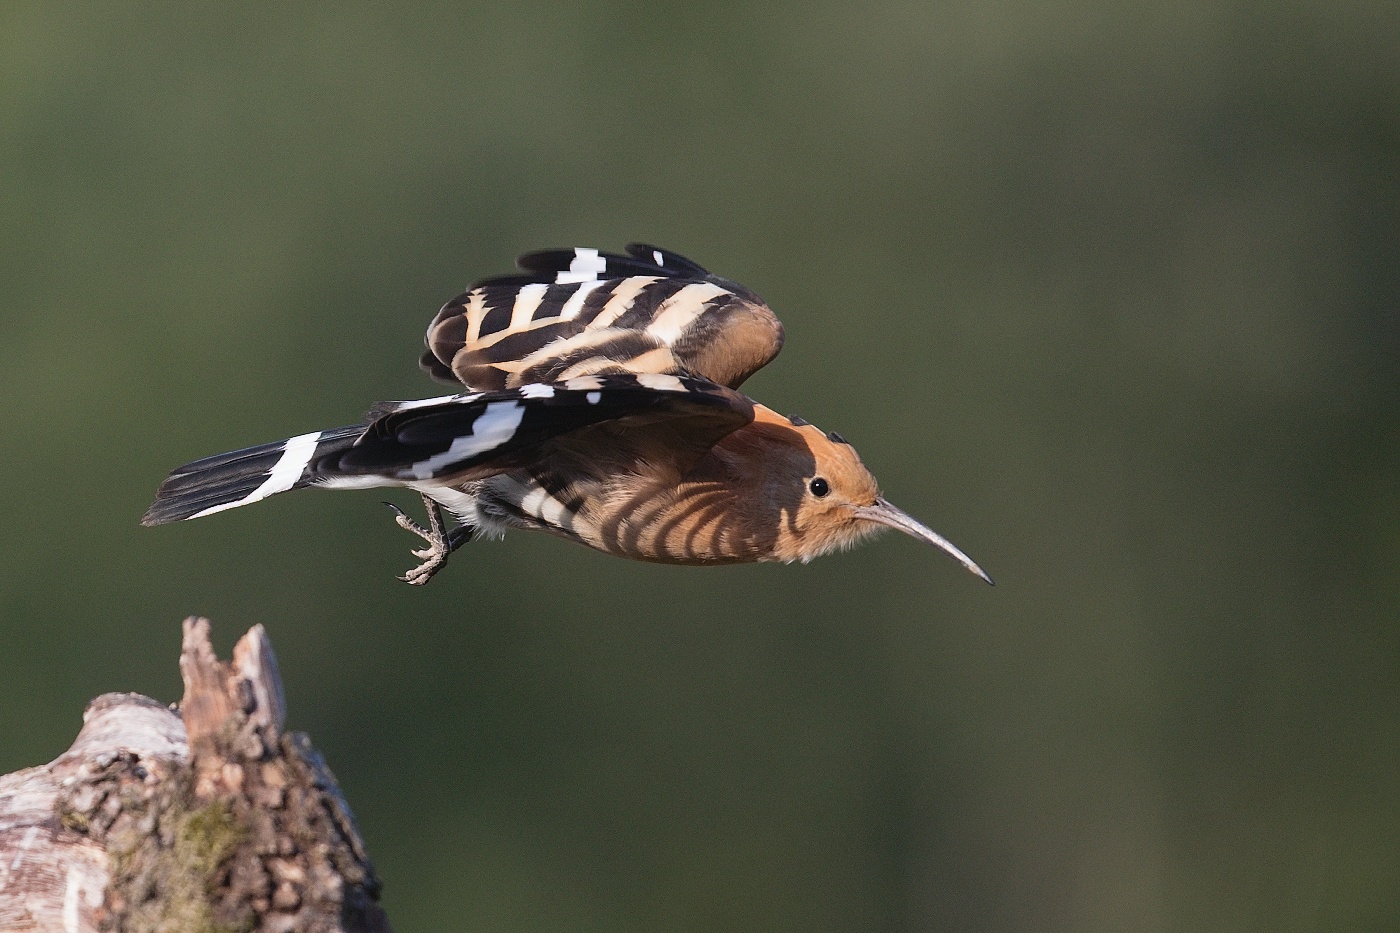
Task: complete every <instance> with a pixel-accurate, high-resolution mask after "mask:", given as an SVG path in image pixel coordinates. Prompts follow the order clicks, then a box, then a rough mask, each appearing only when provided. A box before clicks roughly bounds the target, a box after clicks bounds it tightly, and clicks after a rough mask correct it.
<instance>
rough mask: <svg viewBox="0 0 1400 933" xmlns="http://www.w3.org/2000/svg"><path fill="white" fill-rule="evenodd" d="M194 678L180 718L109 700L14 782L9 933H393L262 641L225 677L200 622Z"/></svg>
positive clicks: (7, 798) (6, 810)
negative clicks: (290, 715) (287, 716)
mask: <svg viewBox="0 0 1400 933" xmlns="http://www.w3.org/2000/svg"><path fill="white" fill-rule="evenodd" d="M180 670H181V674H182V676H183V678H184V681H185V696H184V698H183V699H182V700H181V702H180V704H179V707H178V709H179V715H178V716H177V715H176V713H175V712H174V711H172V710H171V709H170V708H167V707H164V706H161V705H160V704H158V703H156V702H155V701H154V700H150V699H148V698H146V697H141V696H137V695H134V694H108V695H105V696H103V697H99V698H98V699H97V700H95V701H93V703H92V704H90V705H89V709H88V711H87V713H85V716H84V719H85V725H84V728H83V731H82V733H80V735H79V737H78V739H77V740H76V741H75V742H74V745H73V747H72V748H71V749H70V750H69V751H68V752H66V753H65V754H64V755H62V756H60V757H59V758H58V759H56V760H55V761H54V762H53V763H51V764H50V765H48V766H45V767H43V768H31V769H29V770H28V771H25V772H19V773H17V774H15V775H7V776H4V777H0V853H5V854H6V855H7V856H8V855H9V853H10V852H11V851H13V852H15V855H14V856H13V857H12V858H9V857H7V858H5V859H0V863H3V864H0V931H3V930H9V929H16V930H19V929H35V930H46V929H64V930H66V931H67V930H71V931H78V933H98V931H105V933H287V931H292V930H296V931H307V933H341V931H344V933H360V931H363V933H388V931H389V923H388V919H387V917H386V916H385V914H384V912H383V911H382V910H381V909H380V908H379V905H378V903H377V899H378V895H379V889H380V884H379V880H378V878H377V876H376V875H375V873H374V868H373V866H372V865H371V863H370V861H369V858H368V856H367V855H366V854H365V850H364V846H363V843H362V842H361V840H360V836H359V832H358V830H357V829H356V827H355V824H354V820H353V817H352V816H351V815H350V808H349V806H348V805H347V804H346V802H345V799H344V798H343V797H342V796H341V794H340V790H339V788H338V787H337V785H336V783H335V778H334V777H333V776H332V775H331V773H330V771H329V769H328V768H327V767H326V765H325V762H324V760H323V759H322V758H321V756H320V754H319V753H318V752H316V750H315V749H314V748H313V747H312V745H311V742H310V740H309V739H308V738H307V737H306V736H304V735H301V734H297V733H291V734H285V733H284V732H283V731H282V723H283V715H284V711H283V699H282V686H281V680H280V677H279V676H278V674H277V665H276V659H275V657H274V655H273V653H272V647H271V644H270V642H269V641H268V639H267V636H266V633H265V632H264V631H263V630H262V627H261V626H257V627H255V628H254V629H253V630H251V631H250V632H248V634H247V635H245V636H244V637H243V638H242V639H241V640H240V641H239V643H238V645H237V646H236V647H235V649H234V654H233V660H232V661H231V662H227V663H225V662H221V661H219V660H218V659H217V657H215V655H214V652H213V649H212V647H211V646H210V643H209V623H208V622H207V621H206V620H203V619H188V620H186V622H185V631H184V647H183V650H182V652H181V658H180ZM60 923H61V925H59V924H60Z"/></svg>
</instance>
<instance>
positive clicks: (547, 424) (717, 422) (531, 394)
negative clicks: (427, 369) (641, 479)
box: [317, 373, 754, 485]
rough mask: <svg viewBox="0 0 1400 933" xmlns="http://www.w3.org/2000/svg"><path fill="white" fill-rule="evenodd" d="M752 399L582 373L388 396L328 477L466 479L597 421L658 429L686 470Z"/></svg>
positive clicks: (675, 383) (682, 381)
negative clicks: (487, 388) (489, 387)
mask: <svg viewBox="0 0 1400 933" xmlns="http://www.w3.org/2000/svg"><path fill="white" fill-rule="evenodd" d="M753 416H754V407H753V402H751V401H749V400H748V399H747V398H745V397H744V396H743V395H740V394H739V393H738V392H735V391H733V390H731V389H726V388H724V387H722V386H718V385H715V384H713V383H710V382H707V381H705V380H703V379H695V378H691V377H688V376H672V375H656V374H649V373H647V374H641V375H636V376H632V375H609V376H597V375H594V376H578V377H574V378H571V379H567V380H563V381H560V382H555V383H549V384H537V383H531V384H529V385H524V386H520V387H518V388H514V389H504V390H500V391H495V392H473V393H469V394H465V395H456V396H446V397H444V398H440V399H424V400H421V401H415V402H386V403H382V404H381V405H379V406H376V408H375V409H374V410H373V411H371V412H370V418H371V422H370V425H369V427H368V428H367V429H366V430H365V432H364V434H363V435H362V436H361V437H360V438H359V439H358V440H356V441H355V443H354V445H353V446H351V447H348V448H346V449H345V450H344V451H343V452H341V453H339V455H338V456H333V457H330V458H327V459H326V460H323V461H321V462H320V463H318V465H317V472H318V473H319V474H320V476H321V478H322V480H323V481H328V482H329V484H330V485H336V483H335V479H336V478H343V477H354V476H362V475H373V476H387V477H392V478H394V479H399V480H406V481H417V480H428V479H436V478H439V477H452V479H453V481H454V482H456V481H469V480H473V479H481V478H484V477H487V476H491V475H494V474H496V473H501V472H504V471H506V470H512V469H517V468H519V467H522V466H528V465H530V464H531V463H532V462H533V461H535V460H536V459H537V458H538V457H539V456H540V455H541V453H542V452H543V451H544V450H545V449H546V447H547V445H549V444H550V443H552V442H555V441H559V440H561V439H563V438H566V437H567V436H569V435H576V434H577V432H582V431H584V430H586V429H591V428H604V427H606V428H608V429H610V430H612V431H615V432H624V433H625V432H629V431H645V432H652V431H654V430H655V429H657V428H659V429H661V430H662V431H663V432H664V433H665V434H666V436H667V437H668V438H674V439H676V440H677V442H676V443H675V444H673V449H671V450H669V451H668V453H667V456H668V457H670V458H671V460H672V463H673V464H674V465H675V466H676V467H677V468H678V469H680V470H682V471H684V470H685V469H688V468H689V465H690V463H691V462H693V461H696V460H699V458H700V457H702V456H703V455H704V454H705V452H706V451H708V450H709V449H710V448H711V447H712V446H713V445H714V444H715V442H716V441H718V440H719V439H720V438H722V437H724V436H725V435H727V434H729V433H731V432H732V431H735V430H737V429H738V428H740V427H742V426H743V425H745V424H748V423H749V422H750V421H752V420H753Z"/></svg>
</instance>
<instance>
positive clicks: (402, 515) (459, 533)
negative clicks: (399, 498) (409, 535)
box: [384, 496, 474, 586]
mask: <svg viewBox="0 0 1400 933" xmlns="http://www.w3.org/2000/svg"><path fill="white" fill-rule="evenodd" d="M384 504H385V505H387V506H388V507H389V508H391V509H393V511H394V521H395V522H396V523H398V526H399V527H400V528H402V529H404V530H405V531H411V532H413V533H414V534H416V535H417V536H418V537H420V538H422V539H423V540H424V541H426V542H428V546H427V547H421V548H416V549H414V550H413V551H412V552H411V553H412V554H413V556H414V557H416V558H418V559H419V560H420V561H422V563H420V564H419V565H418V566H417V567H414V568H413V569H412V570H410V571H408V573H405V574H404V575H403V576H401V577H399V579H400V580H402V581H404V582H405V583H409V584H412V585H413V586H422V585H423V584H424V583H427V582H428V581H429V580H431V579H432V578H433V574H435V573H437V572H438V571H439V570H441V569H442V566H443V564H445V563H447V558H448V556H449V555H450V554H451V553H452V552H453V551H455V550H457V548H459V547H461V546H462V545H463V544H466V543H467V542H468V541H470V540H471V539H472V532H473V530H474V529H473V528H472V527H471V526H470V525H460V526H458V527H456V528H453V529H451V530H448V528H447V525H446V523H445V522H444V521H443V518H442V507H441V506H440V505H438V504H437V503H436V502H434V501H433V500H432V499H429V498H428V497H427V496H424V497H423V504H424V505H425V506H426V507H427V510H428V527H427V528H424V527H423V526H422V525H420V524H418V523H417V522H415V521H414V520H413V519H411V518H409V517H408V513H406V512H405V511H404V510H403V509H401V508H399V507H398V506H397V505H394V504H393V503H392V502H386V503H384Z"/></svg>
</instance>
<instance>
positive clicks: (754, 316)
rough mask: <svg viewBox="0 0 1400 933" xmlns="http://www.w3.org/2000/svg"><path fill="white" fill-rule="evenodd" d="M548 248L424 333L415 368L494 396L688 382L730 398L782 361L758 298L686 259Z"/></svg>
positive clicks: (476, 291)
mask: <svg viewBox="0 0 1400 933" xmlns="http://www.w3.org/2000/svg"><path fill="white" fill-rule="evenodd" d="M627 253H628V255H626V256H621V255H616V254H613V253H600V252H598V251H597V250H595V249H584V248H576V249H568V250H548V251H545V252H539V253H530V254H529V255H526V256H522V257H521V258H520V259H519V260H518V263H517V264H518V265H519V266H520V268H521V269H522V270H523V272H524V274H522V275H515V276H507V277H502V278H494V279H486V280H485V281H482V282H478V283H477V284H475V285H474V286H472V287H471V288H470V289H469V290H468V291H467V292H466V293H465V294H462V295H459V296H458V297H456V298H454V299H452V300H451V301H449V302H448V303H447V304H446V305H444V306H443V308H442V310H441V311H439V312H438V315H437V317H436V318H434V319H433V323H432V324H431V325H430V326H429V327H428V333H427V335H426V337H425V343H426V344H427V350H426V351H425V352H424V354H423V358H422V366H423V368H424V369H425V370H427V371H428V372H429V373H430V374H431V375H432V376H433V377H434V378H436V379H439V380H441V381H443V382H447V383H450V384H457V383H462V384H465V385H466V386H468V387H469V388H472V389H478V390H483V391H491V390H496V389H506V388H514V387H516V386H521V385H527V384H530V383H541V382H557V381H562V380H566V379H571V378H575V377H578V376H585V375H593V374H606V373H666V374H672V375H683V374H693V375H696V376H700V377H703V378H704V379H708V380H710V381H711V382H714V383H717V384H719V385H723V386H729V387H730V388H737V387H738V386H739V385H740V384H741V383H742V382H743V381H744V380H745V379H747V378H748V377H749V376H751V375H752V374H753V373H754V372H756V371H757V370H758V369H760V368H761V367H762V366H764V365H765V364H766V363H767V362H768V361H769V360H771V359H773V357H775V356H777V355H778V351H779V350H780V349H781V348H782V345H783V325H782V324H781V322H779V321H778V318H777V316H776V315H775V314H774V313H773V312H772V310H771V309H770V308H769V307H768V306H767V305H766V304H764V303H763V300H762V299H761V298H759V297H758V296H757V295H755V294H754V293H753V292H751V291H749V290H748V289H746V288H744V287H743V286H742V285H738V284H736V283H734V282H730V281H727V280H726V279H722V278H719V277H718V276H715V275H711V274H710V273H709V272H706V271H705V270H704V269H702V268H701V267H700V266H698V265H696V264H695V263H693V262H691V261H690V260H688V259H686V258H685V257H683V256H679V255H677V254H675V253H671V252H667V251H666V250H663V249H657V248H656V247H652V246H646V245H643V244H638V243H633V244H631V245H629V246H628V247H627Z"/></svg>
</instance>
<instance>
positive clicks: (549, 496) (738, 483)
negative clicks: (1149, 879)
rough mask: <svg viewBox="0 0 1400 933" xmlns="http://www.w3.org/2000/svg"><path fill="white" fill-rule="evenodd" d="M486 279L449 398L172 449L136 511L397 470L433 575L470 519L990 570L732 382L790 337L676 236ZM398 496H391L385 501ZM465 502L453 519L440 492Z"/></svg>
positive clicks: (435, 350) (837, 441) (610, 538)
mask: <svg viewBox="0 0 1400 933" xmlns="http://www.w3.org/2000/svg"><path fill="white" fill-rule="evenodd" d="M518 265H519V267H520V269H521V271H522V273H523V274H520V275H513V276H506V277H498V278H490V279H485V280H483V281H481V282H478V283H476V284H475V285H472V286H471V287H469V288H468V290H467V291H466V292H465V293H464V294H462V295H459V296H458V297H456V298H454V299H453V300H451V301H449V302H448V303H447V304H446V305H444V306H443V308H442V310H440V311H439V312H438V314H437V317H436V318H434V319H433V321H432V323H431V324H430V325H429V327H428V332H427V335H426V338H425V343H426V345H427V349H426V351H425V352H424V353H423V356H422V359H421V366H422V367H423V369H425V370H426V371H427V372H428V373H429V374H430V375H431V376H433V377H434V378H436V379H438V380H440V381H443V382H446V383H448V384H449V385H453V386H455V387H456V388H458V389H459V390H461V389H465V390H466V391H459V392H458V393H456V394H453V395H444V396H440V397H437V398H428V399H419V400H416V401H407V402H381V403H379V404H377V405H375V406H374V407H373V408H371V409H370V411H369V414H368V415H367V416H366V423H364V424H355V425H350V426H348V427H340V428H332V429H330V430H327V431H313V432H311V433H309V434H301V435H298V436H296V437H292V438H288V439H286V440H281V441H276V442H274V443H270V444H262V445H260V446H257V447H249V448H247V449H244V450H236V451H233V452H231V453H226V454H220V455H218V456H215V457H209V458H206V459H204V460H196V461H195V462H193V463H189V464H186V465H185V466H182V467H179V468H178V469H176V470H175V471H174V472H173V473H171V474H170V476H169V478H167V479H166V480H165V482H164V483H163V484H161V487H160V489H159V491H158V492H157V494H156V500H155V503H154V504H153V505H152V506H151V507H150V509H149V511H147V512H146V515H145V517H144V518H143V519H142V524H145V525H162V524H165V523H167V522H174V521H180V520H184V519H191V518H201V517H203V516H205V515H213V514H214V513H216V512H222V511H224V510H225V509H231V508H236V507H238V506H242V505H248V504H250V503H253V502H258V501H260V500H262V499H266V498H267V497H268V496H271V495H275V494H277V493H281V492H286V491H288V490H291V489H302V488H305V487H308V486H316V487H320V488H323V489H368V488H375V487H386V486H387V487H406V488H408V489H412V490H414V491H415V492H417V493H419V494H420V495H421V496H422V498H423V503H424V505H425V506H426V508H427V524H426V526H424V525H421V524H419V523H418V522H416V521H414V520H413V519H411V518H409V516H408V515H407V514H406V513H404V511H403V510H402V509H399V508H398V507H397V506H393V505H390V508H392V509H394V512H395V517H396V521H397V523H398V524H399V525H400V526H401V527H402V528H404V529H406V530H408V531H411V532H413V533H414V534H415V535H417V536H419V537H420V538H422V539H423V540H424V541H425V542H426V544H425V546H423V547H421V548H419V549H417V550H415V551H413V555H414V556H415V557H417V558H419V559H420V560H421V563H420V564H419V565H418V566H417V567H415V568H413V569H412V570H410V571H408V573H407V574H405V575H404V576H403V577H401V578H400V579H403V580H405V581H406V582H408V583H413V584H423V583H426V582H427V581H428V580H429V579H430V578H431V577H432V576H433V575H434V574H435V573H436V572H437V571H438V570H440V569H441V568H442V566H443V564H444V562H445V561H446V560H447V558H448V556H449V555H451V554H452V552H453V551H455V550H457V548H459V547H461V546H462V545H463V544H465V543H466V542H467V541H469V540H471V539H472V538H474V537H478V536H484V537H499V536H500V535H502V534H504V533H505V532H506V531H507V530H510V529H517V528H519V529H531V530H537V531H545V532H549V533H551V534H554V535H557V536H559V537H562V538H567V539H568V540H570V541H576V542H578V543H579V544H583V545H587V546H588V547H592V548H596V549H597V550H599V551H603V552H605V553H608V554H614V555H617V556H618V557H628V558H632V559H634V560H644V561H656V562H660V563H667V564H733V563H744V562H750V561H785V562H786V561H795V560H800V561H804V562H805V561H808V560H811V559H812V558H814V557H817V556H818V555H821V554H825V553H827V552H829V551H833V550H836V549H839V548H845V547H849V546H851V545H853V544H855V543H856V542H857V541H859V540H861V539H862V538H865V537H867V536H868V535H870V534H871V533H872V532H875V531H878V530H880V529H882V528H897V529H899V530H900V531H902V532H905V533H906V534H909V535H912V536H913V537H915V538H918V539H920V540H922V541H926V542H928V543H930V544H932V545H934V546H935V547H938V548H941V549H942V550H944V551H946V552H947V553H948V554H950V555H952V556H953V557H954V558H955V559H957V560H958V561H959V562H960V563H961V564H962V565H963V566H964V567H966V568H967V569H968V570H970V571H971V572H973V573H975V574H976V575H978V576H979V577H981V578H982V579H983V580H986V581H987V582H988V583H991V582H992V580H991V578H990V577H988V576H987V574H986V573H984V572H983V571H982V569H981V568H980V567H978V566H977V564H975V563H973V561H972V560H971V559H970V558H969V557H968V556H967V555H966V554H964V553H963V552H962V551H960V550H958V548H956V547H955V546H953V544H952V543H951V542H949V541H948V540H947V539H945V538H944V537H942V536H941V535H939V534H938V533H936V532H934V531H932V530H931V529H929V528H927V527H925V526H924V525H922V524H921V523H919V522H918V521H916V520H915V519H914V518H912V517H911V516H909V515H908V514H906V513H905V512H903V511H901V510H899V509H897V508H895V507H894V506H893V505H891V504H890V503H889V502H888V501H886V500H885V499H884V498H883V497H882V496H881V495H880V488H879V485H878V484H877V483H876V482H875V477H874V476H872V475H871V474H870V471H869V470H867V469H866V468H865V466H864V465H863V464H862V463H861V461H860V457H859V456H857V455H856V452H855V450H854V449H853V448H852V447H851V445H850V444H848V443H846V441H845V440H844V439H843V438H842V437H841V436H840V435H839V434H836V433H830V434H826V433H823V432H822V431H820V430H818V429H817V428H815V427H813V426H812V425H811V424H809V423H808V422H806V421H804V420H802V419H801V418H798V417H784V416H782V415H779V414H777V413H776V412H774V411H773V410H771V409H769V408H765V407H764V406H763V405H760V404H759V403H757V402H755V401H754V400H752V399H750V398H748V397H747V396H745V395H743V394H741V393H740V392H738V391H737V390H738V388H739V386H740V385H741V384H743V382H744V380H745V379H747V378H748V377H749V376H751V375H753V373H754V372H756V371H757V370H758V369H759V368H761V367H762V366H764V365H765V364H767V363H768V362H769V361H770V360H772V359H773V358H774V357H775V356H777V354H778V351H779V350H780V349H781V348H782V345H783V325H782V324H781V322H779V320H778V318H777V315H775V314H774V313H773V311H772V310H771V309H770V308H769V307H768V306H767V305H766V304H765V303H764V302H763V300H762V299H761V298H759V297H758V296H757V295H755V294H754V293H753V292H751V291H749V290H748V289H747V288H744V287H743V286H742V285H739V284H737V283H735V282H731V281H728V280H726V279H722V278H720V277H718V276H715V275H712V274H710V273H709V272H707V271H705V270H704V269H702V268H701V267H700V266H698V265H696V264H695V263H693V262H691V261H690V260H688V259H686V258H685V257H683V256H680V255H677V254H676V253H672V252H668V251H666V250H663V249H658V248H656V247H653V246H646V245H643V244H632V245H630V246H628V247H627V255H625V256H624V255H616V254H612V253H601V252H599V251H598V250H595V249H583V248H578V249H571V250H549V251H544V252H537V253H531V254H529V255H526V256H523V257H521V258H520V259H519V260H518ZM386 504H387V503H386ZM444 509H446V510H447V512H448V513H450V514H451V516H452V517H453V518H454V519H455V523H454V524H452V525H451V527H449V522H448V521H447V520H446V519H445V518H444V515H443V510H444Z"/></svg>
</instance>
